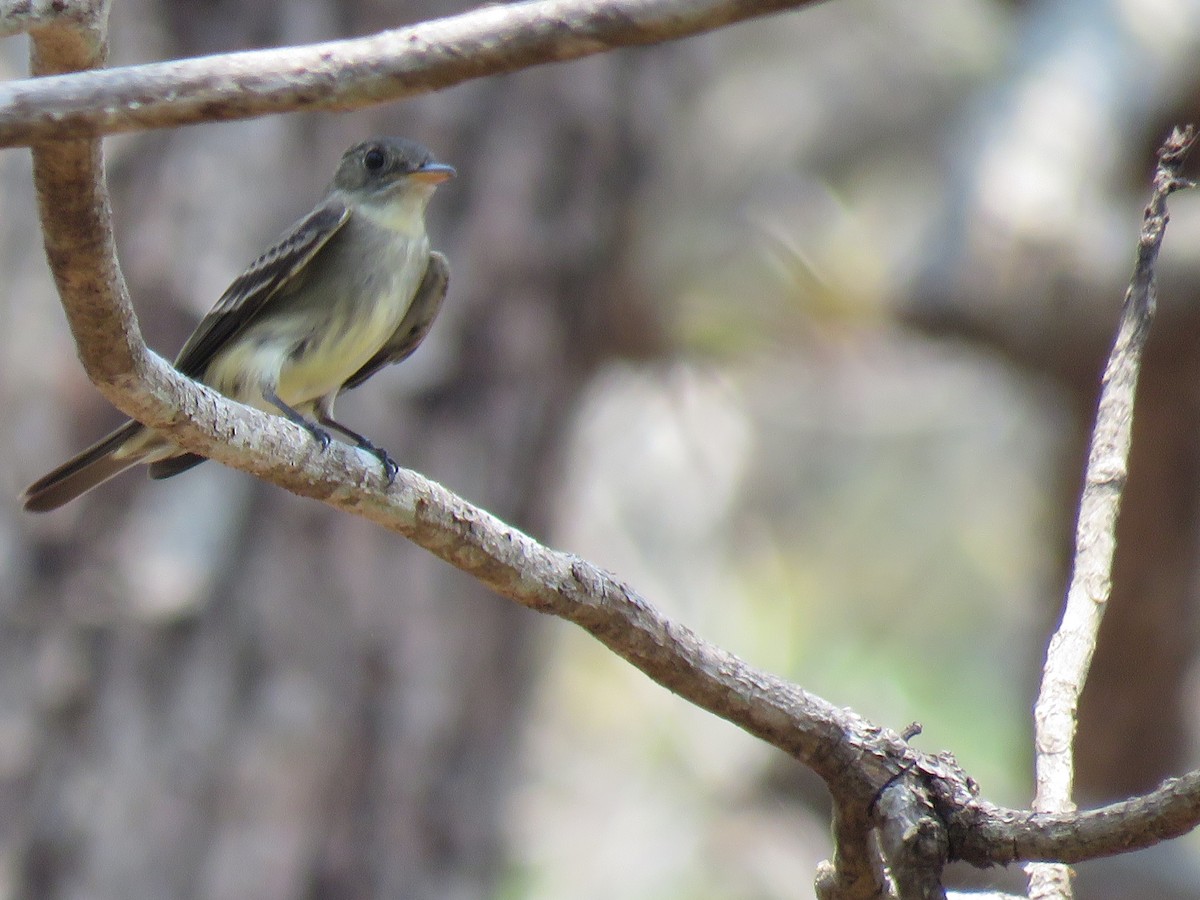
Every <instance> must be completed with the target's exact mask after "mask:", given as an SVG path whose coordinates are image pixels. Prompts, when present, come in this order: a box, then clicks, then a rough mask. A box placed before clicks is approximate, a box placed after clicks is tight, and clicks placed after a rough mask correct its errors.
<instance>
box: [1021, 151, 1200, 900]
mask: <svg viewBox="0 0 1200 900" xmlns="http://www.w3.org/2000/svg"><path fill="white" fill-rule="evenodd" d="M1194 139H1195V135H1194V132H1193V130H1192V129H1191V128H1190V127H1189V128H1186V129H1182V130H1180V129H1176V131H1175V132H1174V133H1173V134H1172V135H1171V137H1170V138H1168V140H1167V142H1166V143H1165V144H1164V145H1163V147H1162V149H1161V150H1160V151H1159V165H1158V169H1157V172H1156V174H1155V178H1154V192H1153V194H1152V196H1151V200H1150V205H1149V206H1148V207H1147V208H1146V215H1145V220H1144V224H1143V226H1142V233H1141V237H1140V239H1139V241H1138V252H1137V261H1136V264H1135V266H1134V273H1133V280H1132V281H1131V283H1130V285H1129V290H1128V291H1127V292H1126V294H1125V304H1124V308H1123V309H1122V312H1121V322H1120V325H1119V326H1118V329H1117V338H1116V341H1115V343H1114V345H1113V349H1112V353H1111V355H1110V356H1109V360H1108V366H1107V368H1106V369H1105V371H1104V382H1103V386H1102V388H1101V392H1100V404H1099V410H1098V412H1097V415H1096V426H1095V429H1094V431H1093V433H1092V445H1091V450H1090V452H1089V454H1088V464H1087V472H1086V475H1085V477H1084V488H1083V496H1082V498H1081V500H1080V504H1079V520H1078V523H1077V525H1076V530H1075V559H1074V566H1073V571H1072V575H1071V584H1070V587H1069V588H1068V590H1067V601H1066V607H1065V609H1064V610H1063V618H1062V622H1061V623H1060V625H1059V627H1058V630H1057V631H1056V632H1055V634H1054V636H1053V637H1052V638H1051V640H1050V646H1049V649H1048V651H1047V654H1046V664H1045V667H1044V669H1043V675H1042V687H1041V692H1040V693H1039V695H1038V700H1037V705H1036V707H1035V711H1034V716H1035V732H1036V733H1035V742H1036V751H1037V755H1036V774H1037V796H1036V798H1035V800H1034V809H1035V810H1036V811H1038V812H1059V811H1069V810H1071V809H1073V808H1074V807H1073V805H1072V802H1071V789H1072V781H1073V778H1074V754H1073V750H1074V738H1075V726H1076V712H1077V709H1078V704H1079V694H1080V692H1081V691H1082V690H1083V684H1084V681H1085V680H1086V679H1087V672H1088V668H1089V666H1090V665H1091V660H1092V652H1093V650H1094V649H1095V646H1096V634H1097V632H1098V631H1099V628H1100V621H1101V619H1102V618H1103V615H1104V605H1105V603H1107V602H1108V597H1109V594H1110V592H1111V589H1112V560H1113V553H1114V550H1115V549H1116V525H1117V514H1118V512H1119V510H1120V506H1121V493H1122V491H1123V489H1124V487H1125V480H1126V476H1127V472H1128V460H1129V447H1130V444H1131V442H1132V434H1133V404H1134V394H1135V391H1136V388H1137V379H1138V371H1139V367H1140V364H1141V355H1142V348H1143V346H1144V345H1145V342H1146V337H1147V335H1148V333H1149V330H1150V321H1151V319H1152V318H1153V315H1154V304H1155V284H1154V266H1155V263H1156V261H1157V259H1158V251H1159V248H1160V247H1161V246H1162V239H1163V234H1164V232H1165V231H1166V225H1167V208H1166V207H1167V197H1168V196H1170V194H1171V193H1173V192H1174V191H1176V190H1179V189H1180V188H1182V187H1186V186H1188V183H1187V182H1185V181H1183V180H1182V179H1181V178H1180V175H1179V172H1180V168H1181V166H1182V164H1183V158H1184V156H1185V154H1186V153H1187V151H1188V149H1189V148H1190V147H1191V145H1192V142H1193V141H1194ZM1029 876H1030V877H1029V883H1030V897H1031V898H1035V900H1040V898H1053V897H1062V898H1068V897H1070V896H1071V886H1070V874H1069V871H1068V870H1067V869H1066V867H1065V866H1061V865H1043V864H1039V865H1034V866H1030V870H1029Z"/></svg>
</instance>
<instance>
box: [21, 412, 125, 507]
mask: <svg viewBox="0 0 1200 900" xmlns="http://www.w3.org/2000/svg"><path fill="white" fill-rule="evenodd" d="M144 431H145V428H144V427H143V426H142V425H140V424H139V423H137V422H132V421H131V422H126V423H125V424H124V425H122V426H121V427H120V428H118V429H117V430H116V431H114V432H113V433H112V434H110V435H109V436H108V437H106V438H104V439H103V440H101V441H98V442H97V443H95V444H93V445H92V446H90V447H88V448H87V449H86V450H84V451H83V452H82V453H80V454H79V455H78V456H76V457H74V458H73V459H69V460H67V461H66V462H65V463H63V464H62V465H61V466H59V467H58V468H57V469H55V470H54V471H53V472H50V473H49V474H47V475H43V476H42V477H41V478H39V479H38V480H37V481H35V482H34V483H33V484H31V485H30V486H29V487H27V488H26V489H25V493H24V494H23V495H22V497H21V501H22V503H23V504H24V506H25V509H27V510H29V511H30V512H48V511H49V510H52V509H58V508H59V507H60V506H62V505H63V504H64V503H69V502H71V501H72V500H74V499H75V498H76V497H78V496H79V495H80V494H83V493H86V492H87V491H90V490H91V489H92V488H94V487H96V485H98V484H102V483H103V482H105V481H108V479H110V478H112V477H113V476H114V475H117V474H119V473H120V472H124V471H125V470H126V469H128V468H129V467H130V466H133V465H137V464H138V463H139V462H142V460H143V458H144V454H142V453H136V452H132V453H129V454H128V455H122V456H120V457H118V456H117V455H116V453H117V451H118V450H120V449H121V448H122V447H125V446H126V445H127V444H128V443H129V442H130V441H131V440H135V439H136V438H137V437H138V436H140V435H141V434H142V433H143V432H144Z"/></svg>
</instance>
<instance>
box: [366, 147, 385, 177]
mask: <svg viewBox="0 0 1200 900" xmlns="http://www.w3.org/2000/svg"><path fill="white" fill-rule="evenodd" d="M385 162H387V157H386V156H384V153H383V151H382V150H380V149H379V148H378V147H372V148H371V149H370V150H368V151H367V152H366V153H365V154H364V155H363V165H364V166H366V167H367V171H368V172H378V171H379V170H380V169H382V168H383V164H384V163H385Z"/></svg>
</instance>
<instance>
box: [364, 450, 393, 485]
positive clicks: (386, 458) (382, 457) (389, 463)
mask: <svg viewBox="0 0 1200 900" xmlns="http://www.w3.org/2000/svg"><path fill="white" fill-rule="evenodd" d="M359 446H360V447H362V449H363V450H366V451H367V452H368V453H370V454H371V455H372V456H373V457H375V458H376V459H377V460H379V464H380V465H381V466H383V474H384V476H385V477H386V478H387V483H388V487H391V486H392V483H393V482H394V481H395V480H396V473H397V472H399V471H400V466H399V465H397V464H396V461H395V460H394V459H392V455H391V454H390V453H388V452H387V451H386V450H384V449H383V448H382V447H377V446H376V445H375V444H372V443H371V442H370V441H363V442H362V444H360V445H359Z"/></svg>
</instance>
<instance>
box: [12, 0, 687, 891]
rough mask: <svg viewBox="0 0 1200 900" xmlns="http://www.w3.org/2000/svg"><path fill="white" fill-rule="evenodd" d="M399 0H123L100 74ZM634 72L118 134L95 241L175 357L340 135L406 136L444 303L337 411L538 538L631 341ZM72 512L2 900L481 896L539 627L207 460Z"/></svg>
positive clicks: (590, 68)
mask: <svg viewBox="0 0 1200 900" xmlns="http://www.w3.org/2000/svg"><path fill="white" fill-rule="evenodd" d="M457 8H458V7H454V6H452V5H450V4H444V3H418V4H408V5H405V6H404V7H403V10H402V14H403V16H404V17H405V20H406V21H416V20H419V19H421V18H427V17H431V16H434V15H438V14H445V13H449V12H451V11H452V10H454V9H457ZM398 9H399V8H398V7H396V6H395V5H394V4H383V3H373V2H370V0H360V2H357V3H347V2H339V3H334V2H332V0H325V2H322V0H293V2H288V0H278V2H256V3H216V4H212V3H201V2H197V0H188V2H178V0H159V2H154V0H141V2H140V3H131V4H117V5H116V8H115V9H114V18H113V22H112V33H113V42H114V57H115V58H114V62H115V63H119V62H123V61H133V60H142V59H151V58H160V57H161V58H169V57H174V56H191V55H197V54H201V53H206V52H214V51H217V50H231V49H237V48H239V47H243V46H257V45H275V44H288V43H297V42H302V41H310V40H318V39H323V38H327V37H333V36H337V35H339V34H357V33H367V32H370V31H373V30H375V29H379V28H383V27H391V26H395V25H399V24H403V23H402V22H401V21H400V20H398V19H397V18H396V16H397V15H398ZM655 59H656V60H657V62H656V63H655V64H656V65H661V64H662V60H663V59H664V56H663V54H662V53H661V52H660V53H659V54H658V56H657V57H656V58H655ZM650 60H651V57H649V56H647V55H644V54H643V55H609V56H605V57H602V58H597V59H593V60H590V61H587V62H585V63H581V64H576V65H573V66H571V67H569V68H566V67H563V68H553V69H540V70H535V71H532V72H526V73H521V74H518V75H515V76H511V77H507V78H502V79H491V80H488V81H485V82H478V83H474V84H469V85H466V86H463V87H461V88H458V89H455V90H453V91H448V92H445V93H443V94H440V95H438V96H436V97H433V98H423V99H422V100H421V101H417V102H413V103H409V104H406V105H404V106H401V107H397V106H386V107H380V108H376V109H374V110H370V111H367V112H364V113H359V114H353V115H346V116H333V115H325V116H321V117H314V116H289V117H283V118H276V119H267V120H260V121H253V122H246V123H238V124H234V125H226V126H213V127H200V128H195V129H189V130H185V131H178V132H170V133H153V134H148V135H144V136H139V137H135V138H132V139H119V140H113V141H109V142H108V145H107V146H108V153H109V157H110V159H111V161H112V166H111V176H112V180H113V191H114V196H115V203H116V207H117V216H118V227H119V229H120V232H119V234H118V239H119V241H120V243H121V246H122V248H123V249H124V251H125V264H126V274H127V276H128V277H129V280H130V282H131V287H132V291H133V296H134V298H135V301H137V303H138V306H139V310H140V311H141V312H142V314H143V316H144V324H145V326H146V329H147V331H148V333H149V335H150V337H151V342H152V343H153V344H155V345H156V346H157V347H158V348H159V349H160V350H161V351H164V352H167V353H168V354H169V352H170V351H171V350H172V349H173V348H174V347H175V346H178V343H179V341H180V340H181V339H182V337H183V336H184V335H185V334H186V333H187V331H188V330H189V329H190V327H191V325H192V324H193V323H194V322H195V320H196V318H197V317H198V315H199V314H200V313H202V312H203V310H204V309H206V308H207V306H208V305H210V304H211V303H212V301H213V300H214V299H215V297H216V296H217V294H218V293H219V291H220V290H221V289H222V288H223V287H224V284H225V283H227V282H228V281H229V280H231V278H232V277H233V276H234V275H235V274H237V272H238V271H239V270H240V267H241V266H243V265H245V264H246V263H247V262H248V261H249V260H250V259H251V258H252V257H253V256H254V255H256V254H257V252H258V251H259V250H260V249H261V248H262V247H263V246H265V245H266V243H267V242H268V241H269V240H270V239H272V237H273V236H274V235H275V234H276V233H278V231H279V230H281V229H282V228H283V227H284V226H285V225H286V224H287V223H288V222H290V221H292V219H293V218H294V217H295V216H297V215H299V214H300V213H302V212H304V211H306V209H307V208H308V207H309V206H310V205H311V203H312V202H314V201H315V200H316V199H317V197H318V196H319V195H320V192H321V190H322V189H323V186H324V184H325V182H326V181H327V180H328V178H329V177H330V175H331V173H332V170H333V166H334V164H335V163H336V161H337V158H338V155H339V154H340V152H341V151H342V150H343V149H344V148H345V147H347V146H349V145H350V144H351V143H353V142H355V141H357V140H360V139H362V138H363V137H366V136H368V135H370V134H373V133H396V134H404V135H408V136H412V137H414V138H417V139H419V140H421V141H422V142H424V143H427V144H428V145H429V146H431V147H432V148H434V150H435V152H436V153H437V154H438V155H439V156H440V157H442V158H444V159H446V160H447V161H450V162H452V163H454V164H455V165H456V166H457V167H458V168H459V173H460V176H459V178H458V179H457V180H456V181H455V182H452V183H451V184H449V185H447V186H445V187H444V188H443V189H442V190H441V191H440V192H439V195H438V196H437V198H436V199H435V200H434V202H433V204H432V208H431V229H432V233H433V239H434V246H435V247H437V248H439V249H441V250H443V251H445V252H447V254H448V255H449V257H450V260H451V267H452V278H451V287H450V296H449V298H448V301H447V308H446V311H445V312H444V313H443V318H442V319H441V320H440V321H439V322H438V325H437V327H436V328H435V329H434V333H433V335H432V336H431V338H430V339H429V340H428V341H427V343H426V345H425V346H423V347H422V348H421V350H420V351H419V352H418V353H417V355H416V356H415V357H414V358H413V359H412V360H411V361H410V362H409V363H408V364H406V365H405V366H402V367H399V368H398V369H396V370H393V371H391V372H387V373H384V374H381V375H380V376H378V377H377V378H376V379H375V380H374V381H373V382H371V384H370V385H369V386H368V387H366V388H364V389H362V390H360V391H359V392H357V394H352V395H350V396H348V397H346V398H344V400H343V402H342V403H341V404H339V412H340V413H341V416H340V418H342V419H343V420H344V421H347V422H349V423H352V424H353V425H354V427H356V428H359V429H362V430H364V431H365V432H366V433H367V434H369V435H371V436H372V437H373V438H375V439H376V440H378V441H379V442H380V443H382V444H383V445H384V446H386V447H388V448H389V449H390V450H391V452H392V454H393V455H394V456H395V457H396V459H398V460H399V461H400V462H401V464H402V465H406V466H410V467H412V468H415V469H418V470H420V471H422V472H424V473H426V474H428V475H430V476H431V477H433V478H435V479H438V480H440V481H443V482H444V483H446V484H447V485H448V486H449V487H451V488H452V489H453V490H455V491H457V492H459V493H462V494H463V495H464V496H466V497H468V498H469V499H471V500H472V501H473V502H476V503H479V504H481V505H482V506H484V507H486V508H488V509H489V510H491V511H493V512H495V513H496V514H498V515H500V516H501V517H504V518H505V519H507V520H508V521H511V522H514V523H515V524H517V525H518V526H520V527H523V528H525V529H528V530H531V531H533V532H534V533H535V534H536V533H538V532H539V531H540V530H541V529H542V527H543V525H544V523H545V522H546V515H545V514H546V512H547V502H548V498H549V496H550V494H551V491H552V489H553V487H554V484H555V460H556V456H555V454H556V449H557V439H558V435H559V433H560V431H561V429H562V426H563V423H564V420H565V418H566V417H567V416H568V414H569V413H570V411H571V408H572V404H573V402H574V401H575V398H576V396H577V394H578V392H579V390H580V388H581V386H582V385H583V383H584V382H585V380H586V378H587V377H588V375H589V373H590V372H591V371H592V370H593V368H594V367H595V366H596V365H597V364H598V363H599V362H600V361H602V359H603V358H604V357H605V356H606V355H611V354H613V353H616V352H621V351H622V346H623V341H622V335H625V334H633V335H642V336H643V338H644V334H645V331H646V329H647V328H648V327H649V318H646V319H641V318H639V313H638V308H639V304H638V300H637V298H636V297H633V296H631V295H630V291H629V290H628V288H627V287H622V288H619V287H618V286H619V285H621V284H622V279H621V278H620V276H619V274H618V268H619V265H620V261H621V258H622V249H623V247H624V243H625V229H626V225H627V223H628V222H629V218H630V206H631V202H632V198H633V196H634V189H635V186H636V179H635V176H636V174H637V172H638V171H639V165H642V164H644V160H645V159H646V156H647V154H649V153H652V152H653V150H654V147H653V145H652V144H651V143H650V142H649V141H648V140H647V135H651V136H652V134H653V131H652V130H651V129H649V128H647V127H646V123H647V122H650V121H652V120H653V116H654V114H655V113H654V110H653V108H652V106H651V105H650V104H649V103H648V102H647V99H646V98H647V96H648V95H651V94H653V93H654V92H648V91H647V92H643V91H642V90H640V85H641V83H642V82H644V81H647V80H648V74H647V72H646V67H647V65H649V64H650ZM657 74H658V75H659V76H661V74H662V73H661V72H659V73H657ZM661 90H662V89H661V84H660V87H659V93H661ZM32 221H33V216H32V211H31V210H30V212H29V216H28V220H27V222H26V225H27V223H28V222H32ZM14 241H15V238H14V237H12V236H11V235H9V236H8V237H7V238H6V243H5V244H4V245H0V246H3V247H4V248H6V249H8V248H11V247H12V246H14V245H15V244H14ZM10 252H11V251H10ZM23 252H27V251H23ZM40 312H41V311H39V314H40ZM55 312H56V311H55V310H53V309H51V308H50V307H49V305H48V304H47V309H46V310H45V313H46V315H47V316H53V315H54V314H55ZM6 315H9V316H10V321H11V318H12V317H16V316H31V315H33V313H31V312H30V311H29V310H28V309H23V310H21V311H19V312H17V311H14V310H8V311H6ZM631 321H632V322H634V325H632V326H631V325H630V324H629V323H630V322H631ZM626 349H627V347H626ZM642 349H645V348H644V346H643V348H642ZM54 368H55V371H61V372H63V373H64V374H63V375H62V377H61V378H59V379H58V380H57V381H55V380H54V379H44V378H42V379H37V382H38V383H21V382H20V381H19V380H18V382H17V386H16V387H14V388H13V390H14V391H24V392H25V396H26V397H27V399H26V401H25V406H23V407H22V409H24V410H25V411H24V412H23V413H22V415H24V416H26V417H27V419H28V420H29V421H30V422H32V423H33V424H32V425H31V426H30V433H31V434H40V435H43V436H44V435H46V434H47V433H48V432H56V433H58V434H59V435H60V439H59V440H51V439H49V438H47V440H46V443H45V445H44V446H42V447H41V448H40V450H39V451H38V452H37V453H36V454H34V455H33V458H35V459H42V460H44V462H45V463H47V464H48V463H50V462H52V460H53V459H54V458H57V457H58V456H59V455H64V456H65V455H66V454H67V453H69V452H73V450H74V449H76V448H77V447H79V446H82V445H83V443H84V442H86V441H88V440H91V439H92V438H94V437H95V436H96V435H98V434H99V433H100V432H101V430H102V429H103V428H104V426H105V425H106V424H107V423H108V419H106V416H107V413H106V412H105V411H104V408H103V405H102V404H101V403H100V402H99V401H98V400H97V399H96V396H95V395H94V394H93V393H92V392H90V391H89V390H88V389H87V387H86V386H85V385H84V384H83V383H82V382H81V381H80V380H79V378H78V377H76V376H75V375H74V373H73V371H72V370H71V369H70V367H69V364H68V362H67V360H65V359H63V360H62V361H61V362H59V361H57V360H56V361H55V362H54ZM25 380H26V382H32V379H30V378H29V377H28V376H26V379H25ZM29 392H40V403H39V402H38V401H36V400H30V399H28V394H29ZM45 409H53V410H55V412H54V416H55V417H57V418H54V417H48V415H47V413H46V412H45ZM76 423H78V427H73V426H75V424H76ZM12 455H13V456H16V457H17V458H22V457H21V456H20V454H17V453H14V454H12ZM29 460H30V456H29V454H28V452H26V454H25V456H24V457H23V458H22V465H23V466H24V465H25V464H26V463H27V462H29ZM33 468H34V467H29V468H25V469H23V473H24V474H25V475H29V476H32V475H34V474H36V473H35V472H34V470H33ZM77 507H78V510H77V512H76V518H74V519H71V518H70V516H69V514H65V513H64V514H63V517H60V518H57V519H56V520H49V519H48V520H40V521H39V523H38V524H37V525H36V526H33V527H31V530H30V532H29V534H28V535H26V540H27V541H30V542H31V543H29V544H28V545H27V546H25V547H23V548H22V549H21V550H20V552H21V554H22V556H21V557H19V558H23V559H26V560H29V561H30V562H29V563H28V564H27V565H25V566H23V567H22V570H21V572H20V575H21V576H22V577H21V579H20V584H21V585H22V587H23V596H22V597H20V598H18V597H17V596H12V597H10V602H9V603H8V608H9V609H10V610H16V614H15V615H12V616H10V620H9V622H8V625H7V626H6V629H5V631H6V634H5V636H4V637H3V638H2V639H3V641H4V642H5V644H7V645H10V646H11V651H12V652H11V653H7V656H6V659H5V661H4V662H3V663H0V667H2V670H3V672H4V674H5V682H4V683H5V685H6V688H7V691H8V694H7V695H6V696H7V699H6V701H5V703H6V705H5V707H4V714H5V717H6V718H5V721H8V722H10V723H12V724H10V725H8V726H5V727H6V729H7V730H6V731H5V733H6V734H7V733H9V732H12V733H15V734H16V735H18V736H19V738H20V739H21V740H23V741H24V743H23V744H20V745H19V752H17V751H14V752H13V753H10V754H9V755H8V757H5V759H9V757H12V758H11V759H9V762H8V763H7V764H6V765H5V766H4V767H3V768H2V771H3V774H4V779H5V780H4V782H3V783H4V785H5V786H6V787H5V792H4V793H3V794H2V795H0V803H2V805H0V809H3V810H4V812H5V815H4V822H5V825H4V826H3V828H2V829H0V835H3V838H2V840H3V846H4V848H5V849H6V851H7V852H6V853H5V854H4V857H3V858H4V859H5V860H8V861H9V862H8V863H7V864H8V865H10V866H11V867H12V868H11V870H10V871H7V872H4V873H2V874H3V877H0V882H2V883H8V884H11V885H13V891H14V894H13V895H17V894H19V895H21V896H27V897H89V898H141V897H146V898H150V897H154V898H168V897H227V898H250V897H253V898H260V900H267V898H298V897H346V898H350V897H405V898H420V897H431V898H434V897H436V898H471V897H485V896H490V895H491V894H492V891H493V888H494V886H495V884H496V880H497V877H498V875H500V874H501V873H500V866H501V865H502V863H503V846H502V841H501V832H500V827H499V826H500V820H501V816H502V809H503V802H504V794H505V788H506V786H507V785H508V783H509V780H510V778H511V776H512V775H513V774H514V758H513V750H514V746H515V742H516V740H517V738H518V735H519V732H520V729H521V725H522V713H523V710H524V707H525V703H526V699H527V695H528V693H529V688H530V684H531V679H532V675H533V673H534V671H535V669H536V664H537V651H536V647H535V642H534V640H533V638H534V633H535V630H536V628H535V622H536V618H535V617H534V616H533V615H532V614H530V613H528V612H526V611H524V610H522V609H520V608H519V607H517V606H515V605H513V604H510V603H507V602H504V601H502V600H500V599H498V598H495V597H492V596H489V595H488V594H486V593H485V592H483V591H482V590H481V589H480V588H479V587H478V586H476V585H475V584H474V583H473V582H472V581H471V580H469V579H468V578H466V577H465V576H462V575H460V574H459V573H457V572H455V571H454V570H452V569H450V568H449V567H448V566H446V565H443V564H442V563H440V562H438V561H436V560H434V559H433V558H432V557H430V556H428V555H426V554H424V553H422V552H420V551H418V550H416V549H415V548H413V547H412V546H410V545H407V544H405V543H403V542H402V541H400V540H399V539H398V538H396V537H395V536H394V535H391V534H387V533H383V532H381V531H378V530H377V529H374V528H372V527H371V526H370V525H368V524H366V523H365V522H363V521H361V520H357V519H353V518H350V517H345V516H338V515H336V514H334V513H332V512H331V511H330V510H328V509H326V508H323V507H321V506H319V505H317V504H312V503H306V502H303V501H299V500H297V499H296V498H294V497H291V496H289V495H286V494H284V493H283V492H281V491H277V490H273V489H269V488H267V487H265V486H262V485H259V484H257V483H255V482H253V481H252V480H251V479H248V478H245V477H242V476H239V475H236V474H234V473H230V472H227V471H224V470H221V469H220V468H219V467H217V466H216V465H214V464H209V465H205V466H203V467H201V468H200V469H197V470H196V471H195V472H193V473H189V474H188V475H184V476H181V477H180V478H178V479H175V480H173V481H170V482H164V483H160V484H154V485H146V484H145V483H144V482H140V481H139V480H138V479H137V478H136V477H134V478H128V479H124V480H121V481H119V482H116V483H114V484H112V485H110V486H107V487H105V488H104V489H102V490H101V491H99V492H97V493H96V494H95V495H94V496H92V497H89V498H87V499H86V500H83V501H80V503H79V504H77ZM64 522H66V524H65V525H64V524H63V523H64ZM34 527H36V529H37V530H36V532H35V531H34V530H33V528H34ZM35 533H36V535H37V536H36V537H33V535H34V534H35ZM18 599H19V601H20V602H16V601H17V600H18ZM30 696H36V698H37V700H36V705H35V706H34V707H32V708H31V707H29V706H28V705H22V704H28V703H29V700H28V698H29V697H30ZM2 744H4V741H3V740H0V745H2ZM0 756H4V751H3V749H2V747H0ZM2 865H4V864H3V863H0V866H2Z"/></svg>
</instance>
